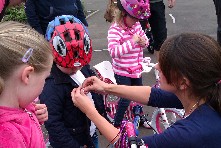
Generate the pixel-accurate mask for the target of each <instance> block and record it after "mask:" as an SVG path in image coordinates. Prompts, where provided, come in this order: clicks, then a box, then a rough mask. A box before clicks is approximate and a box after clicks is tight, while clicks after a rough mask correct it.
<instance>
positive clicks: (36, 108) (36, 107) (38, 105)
mask: <svg viewBox="0 0 221 148" xmlns="http://www.w3.org/2000/svg"><path fill="white" fill-rule="evenodd" d="M43 108H47V106H46V105H45V104H35V110H39V109H43Z"/></svg>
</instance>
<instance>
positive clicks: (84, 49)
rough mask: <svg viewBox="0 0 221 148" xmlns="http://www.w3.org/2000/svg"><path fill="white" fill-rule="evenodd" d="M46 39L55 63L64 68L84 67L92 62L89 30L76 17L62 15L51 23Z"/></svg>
mask: <svg viewBox="0 0 221 148" xmlns="http://www.w3.org/2000/svg"><path fill="white" fill-rule="evenodd" d="M46 39H47V40H48V41H49V42H50V46H51V48H52V50H53V55H54V61H55V62H56V63H57V64H58V65H60V66H62V67H65V68H73V67H79V66H84V65H86V64H88V63H89V62H90V61H91V57H92V45H91V40H90V38H89V34H88V30H87V28H86V27H85V26H84V24H83V23H81V21H80V20H79V19H77V18H75V17H74V16H71V15H62V16H58V17H56V18H55V19H54V20H53V21H51V22H50V23H49V25H48V28H47V31H46Z"/></svg>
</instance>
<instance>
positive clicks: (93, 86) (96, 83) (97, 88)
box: [82, 76, 109, 94]
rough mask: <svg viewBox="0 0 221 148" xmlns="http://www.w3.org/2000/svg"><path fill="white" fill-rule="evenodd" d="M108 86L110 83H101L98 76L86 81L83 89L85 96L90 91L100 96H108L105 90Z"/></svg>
mask: <svg viewBox="0 0 221 148" xmlns="http://www.w3.org/2000/svg"><path fill="white" fill-rule="evenodd" d="M108 85H109V84H108V83H105V82H103V81H101V80H100V79H98V78H97V77H96V76H92V77H89V78H87V79H85V80H84V82H83V84H82V89H83V90H84V92H85V94H86V93H88V92H89V91H94V92H96V93H99V94H106V92H105V89H104V88H105V87H106V86H108Z"/></svg>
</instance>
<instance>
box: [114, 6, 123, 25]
mask: <svg viewBox="0 0 221 148" xmlns="http://www.w3.org/2000/svg"><path fill="white" fill-rule="evenodd" d="M124 16H125V12H124V11H121V10H119V9H116V10H115V17H114V21H115V22H116V23H117V24H118V25H122V23H123V17H124Z"/></svg>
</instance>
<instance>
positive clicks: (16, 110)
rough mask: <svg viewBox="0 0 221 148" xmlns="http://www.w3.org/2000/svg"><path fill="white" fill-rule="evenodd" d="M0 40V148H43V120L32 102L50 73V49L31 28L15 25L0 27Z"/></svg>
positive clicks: (0, 25) (51, 57)
mask: <svg viewBox="0 0 221 148" xmlns="http://www.w3.org/2000/svg"><path fill="white" fill-rule="evenodd" d="M0 40H1V42H0V65H1V66H0V139H1V140H0V147H17V148H34V147H38V148H43V147H45V144H44V139H43V134H42V131H41V127H40V124H39V121H42V120H41V119H43V118H44V117H43V118H42V117H41V116H40V117H39V118H38V119H39V121H38V119H37V117H36V115H35V114H36V113H39V112H36V111H35V110H36V109H39V108H35V107H36V106H34V105H33V103H32V102H33V101H34V100H35V98H37V97H38V96H39V94H40V93H41V91H42V89H43V86H44V83H45V79H46V77H47V76H49V74H50V70H51V66H52V61H53V56H52V54H51V49H50V46H49V44H48V42H47V41H46V40H45V39H44V38H43V36H41V35H40V34H38V33H37V32H36V31H34V30H33V29H32V28H30V27H29V26H27V25H24V24H20V23H16V22H4V23H1V24H0ZM43 107H46V106H45V105H43ZM40 108H41V107H40ZM44 111H46V110H44ZM40 114H41V113H40ZM43 121H44V119H43Z"/></svg>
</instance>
